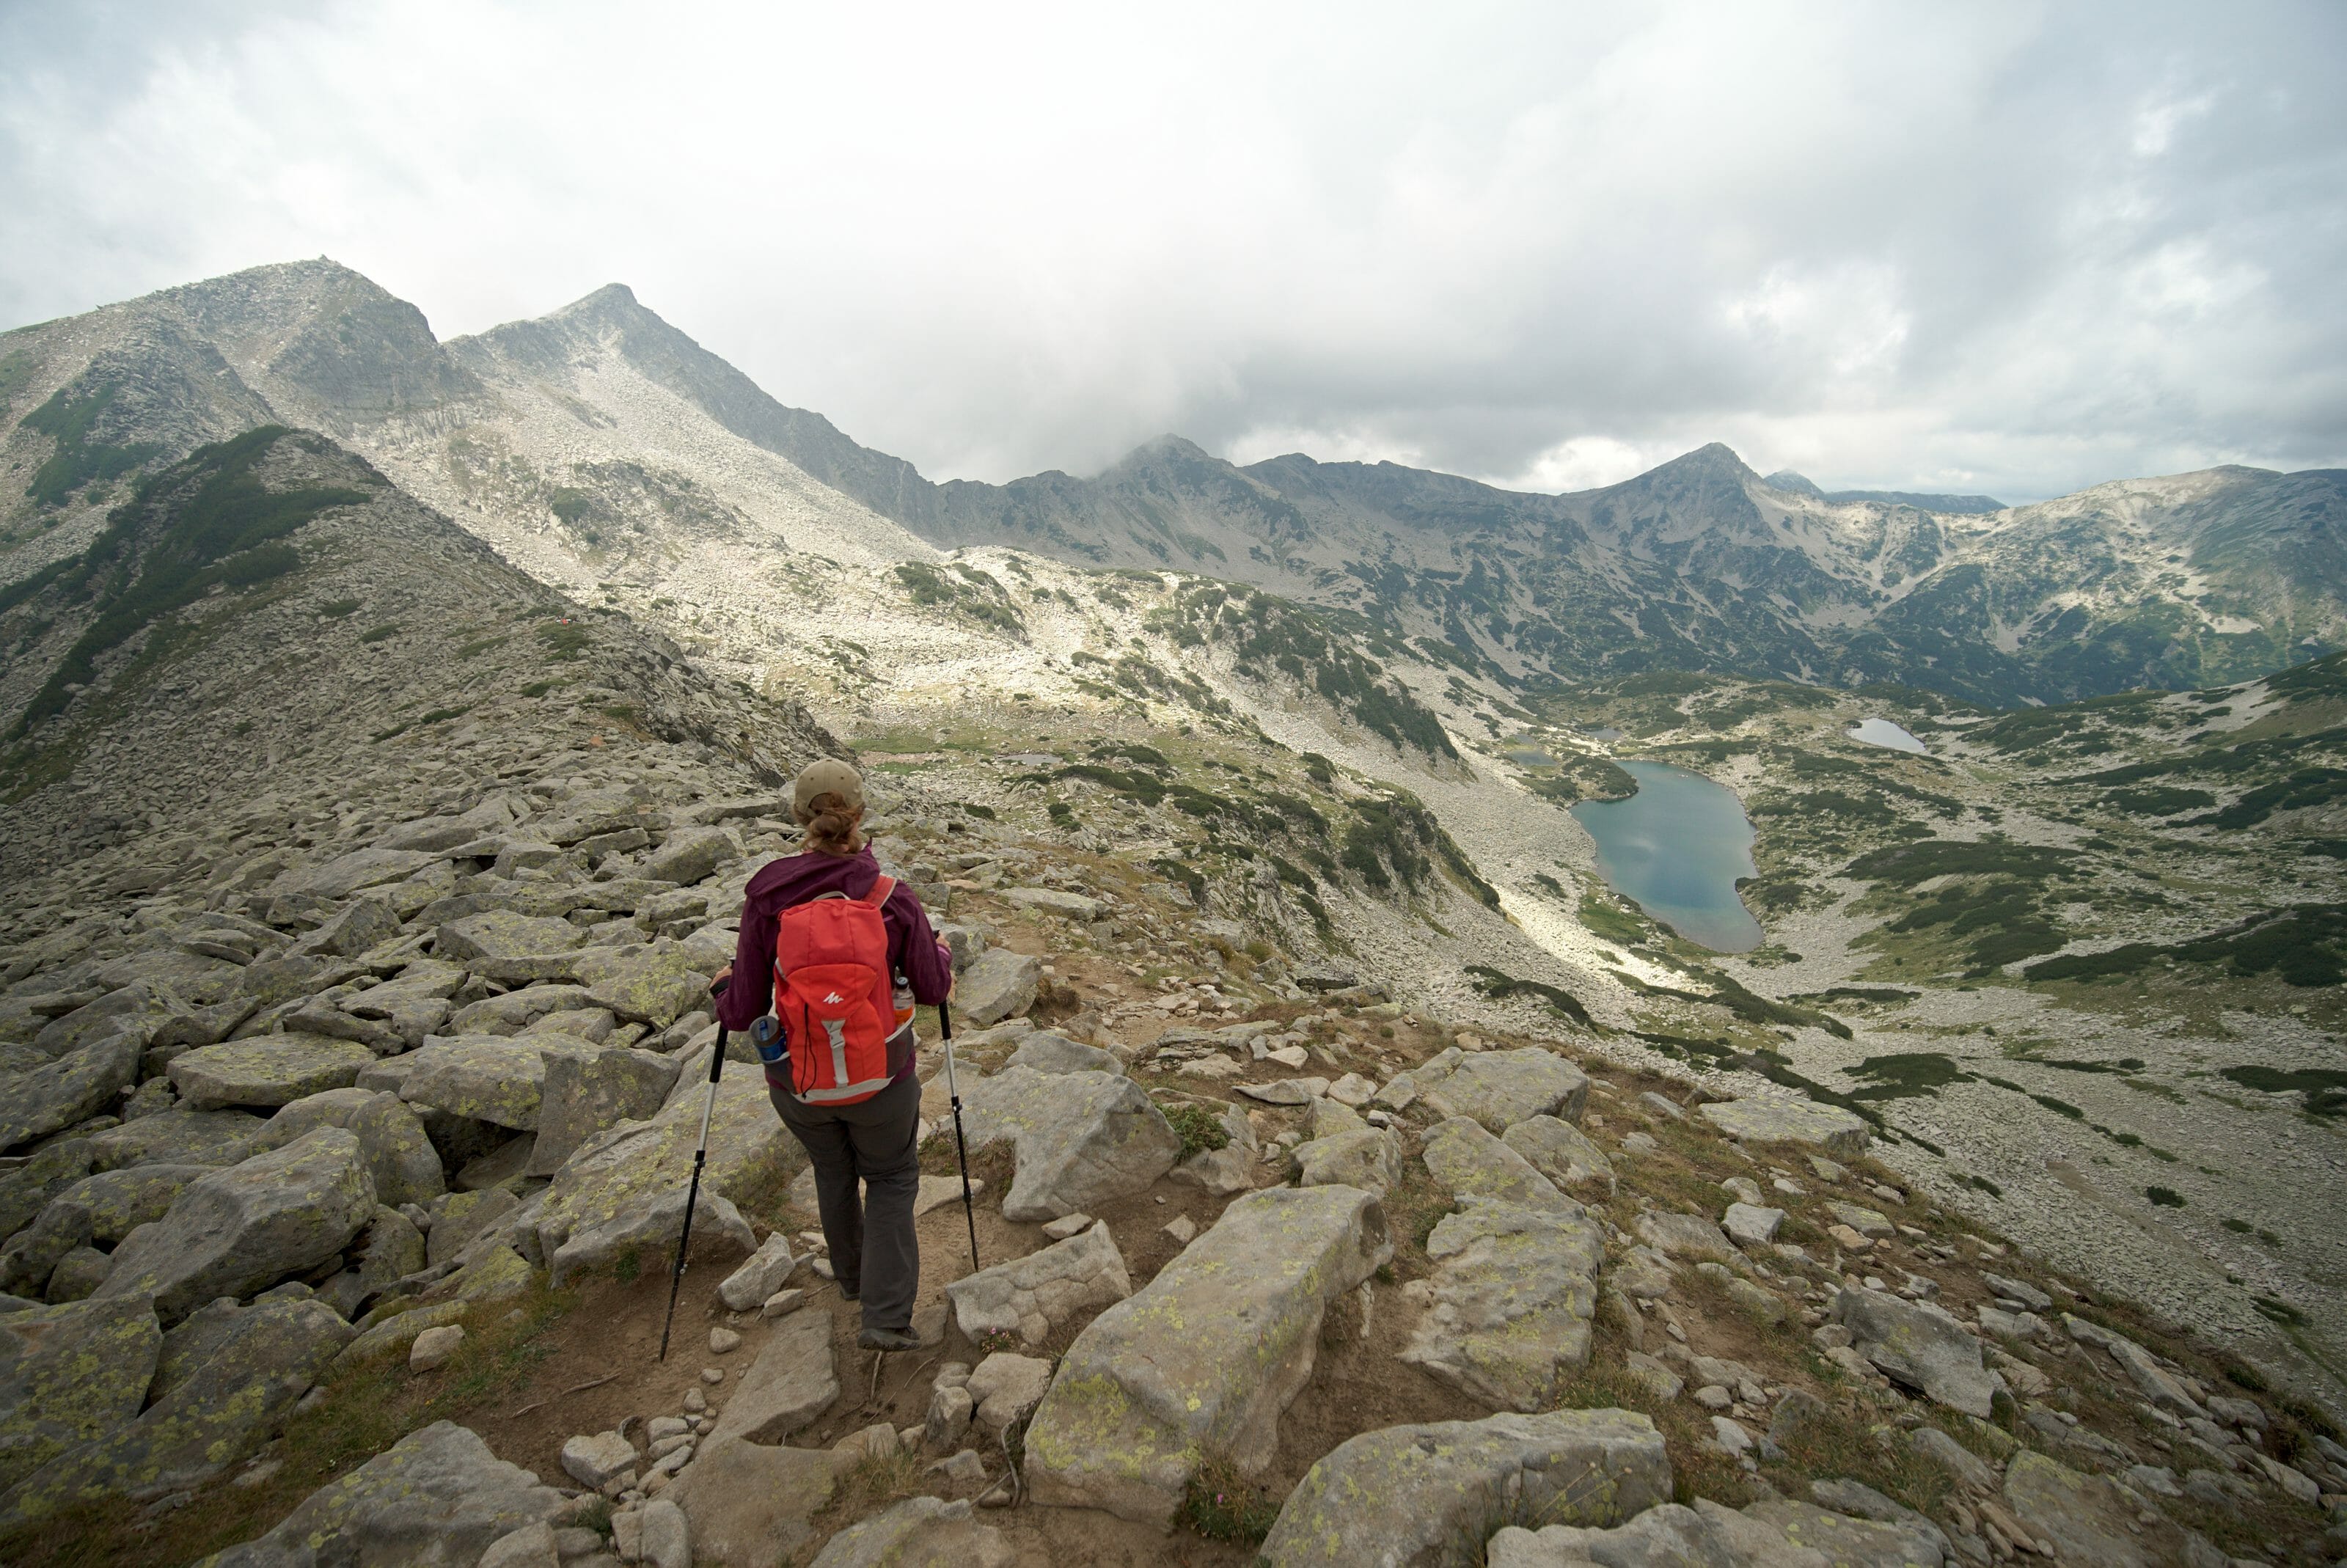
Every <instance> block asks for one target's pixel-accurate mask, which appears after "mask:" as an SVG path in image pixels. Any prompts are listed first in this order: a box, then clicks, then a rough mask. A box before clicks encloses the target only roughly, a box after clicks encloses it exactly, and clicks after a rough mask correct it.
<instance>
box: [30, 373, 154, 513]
mask: <svg viewBox="0 0 2347 1568" xmlns="http://www.w3.org/2000/svg"><path fill="white" fill-rule="evenodd" d="M118 390H119V389H118V388H117V387H114V386H111V385H108V386H103V387H99V388H97V389H96V390H94V391H93V390H88V389H85V390H83V391H82V392H81V393H80V395H76V392H75V388H73V387H71V386H61V387H59V388H57V390H56V395H54V396H52V397H51V398H50V399H49V400H48V401H47V402H46V403H44V404H42V405H40V406H39V407H38V408H36V409H35V410H33V412H31V413H30V414H27V415H25V418H24V421H23V424H24V427H25V428H26V429H27V430H34V431H38V432H39V433H40V434H41V435H44V436H48V437H49V438H50V439H52V440H54V441H55V442H56V450H55V451H54V452H52V453H51V454H50V455H49V459H48V461H47V462H46V463H44V464H42V465H41V466H39V467H38V468H36V469H35V470H34V472H33V482H32V484H31V485H29V486H27V487H26V490H25V494H26V495H27V496H30V497H32V498H33V499H34V500H36V501H37V502H39V503H40V504H41V505H42V506H44V507H61V506H63V505H65V503H66V500H67V497H70V496H72V494H73V493H74V492H75V491H76V490H78V489H80V488H81V487H83V486H85V485H91V484H98V485H103V484H107V483H109V482H111V481H112V480H115V479H118V478H120V477H122V476H123V475H125V474H127V473H128V472H130V470H131V469H133V468H136V467H137V466H138V465H140V464H141V463H144V462H146V461H147V460H148V459H149V458H150V457H153V456H157V455H159V453H161V451H162V450H163V448H162V447H160V446H157V445H155V444H154V443H153V442H148V441H142V442H137V443H134V444H132V445H130V446H110V445H108V444H107V443H105V442H103V441H92V440H91V439H90V438H89V433H90V431H91V429H92V428H93V427H95V426H96V425H97V419H98V416H99V415H102V414H104V413H105V412H106V411H107V409H108V408H109V407H111V406H112V405H113V403H114V399H115V396H116V395H117V393H118Z"/></svg>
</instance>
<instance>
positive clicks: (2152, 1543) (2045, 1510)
mask: <svg viewBox="0 0 2347 1568" xmlns="http://www.w3.org/2000/svg"><path fill="white" fill-rule="evenodd" d="M0 1321H5V1320H0ZM2004 1501H2005V1503H2006V1505H2007V1506H2008V1507H2010V1508H2011V1509H2012V1511H2013V1516H2014V1518H2015V1519H2017V1520H2019V1521H2020V1522H2022V1523H2023V1524H2024V1525H2025V1526H2026V1527H2027V1528H2028V1529H2029V1531H2030V1532H2031V1533H2032V1534H2034V1535H2035V1536H2036V1537H2037V1538H2038V1539H2039V1540H2040V1541H2042V1542H2047V1543H2049V1544H2051V1545H2052V1546H2053V1548H2054V1559H2055V1561H2056V1562H2058V1563H2064V1564H2075V1565H2076V1568H2151V1565H2152V1564H2154V1563H2186V1562H2190V1561H2192V1558H2191V1556H2190V1554H2189V1553H2188V1552H2187V1550H2186V1547H2187V1542H2186V1539H2185V1532H2183V1530H2181V1529H2180V1528H2178V1526H2177V1525H2176V1524H2175V1523H2174V1522H2172V1521H2170V1520H2169V1519H2168V1516H2167V1515H2166V1514H2164V1513H2162V1512H2159V1511H2158V1510H2157V1509H2147V1508H2144V1507H2142V1505H2141V1504H2140V1503H2138V1502H2136V1501H2132V1500H2131V1499H2130V1498H2129V1497H2128V1495H2127V1492H2125V1491H2123V1490H2122V1489H2121V1488H2120V1487H2119V1486H2118V1485H2116V1483H2115V1482H2113V1481H2110V1480H2108V1479H2107V1478H2106V1477H2103V1476H2098V1475H2082V1474H2080V1473H2079V1472H2078V1471H2074V1470H2072V1469H2070V1467H2069V1466H2067V1465H2065V1464H2063V1463H2061V1462H2060V1461H2059V1460H2050V1459H2047V1458H2046V1457H2045V1455H2044V1454H2041V1453H2036V1452H2034V1451H2032V1450H2028V1449H2024V1450H2021V1451H2020V1452H2018V1453H2016V1454H2014V1456H2013V1460H2012V1462H2011V1463H2009V1464H2008V1465H2006V1466H2005V1471H2004Z"/></svg>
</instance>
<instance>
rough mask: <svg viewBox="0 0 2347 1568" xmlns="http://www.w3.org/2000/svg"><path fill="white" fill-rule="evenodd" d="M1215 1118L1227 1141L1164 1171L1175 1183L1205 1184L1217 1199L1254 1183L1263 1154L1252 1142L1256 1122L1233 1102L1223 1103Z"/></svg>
mask: <svg viewBox="0 0 2347 1568" xmlns="http://www.w3.org/2000/svg"><path fill="white" fill-rule="evenodd" d="M1215 1120H1216V1121H1217V1122H1220V1123H1221V1124H1222V1128H1223V1132H1224V1134H1225V1136H1226V1137H1227V1138H1228V1139H1229V1140H1230V1141H1229V1142H1228V1143H1225V1144H1224V1145H1223V1146H1222V1147H1221V1148H1219V1149H1201V1150H1199V1151H1198V1152H1197V1153H1194V1154H1193V1155H1191V1156H1190V1157H1189V1158H1188V1159H1186V1160H1184V1161H1183V1162H1182V1163H1180V1164H1178V1165H1176V1166H1174V1167H1173V1170H1172V1171H1170V1172H1169V1173H1167V1174H1168V1176H1169V1177H1170V1178H1171V1179H1172V1180H1173V1181H1176V1182H1182V1183H1184V1184H1188V1185H1191V1186H1197V1187H1204V1189H1205V1190H1206V1191H1207V1192H1209V1193H1212V1194H1214V1196H1216V1197H1218V1198H1222V1197H1228V1196H1229V1195H1230V1194H1233V1193H1244V1192H1245V1191H1246V1190H1247V1189H1248V1188H1250V1187H1252V1186H1254V1185H1255V1162H1256V1161H1257V1160H1258V1159H1259V1158H1261V1156H1262V1153H1263V1148H1262V1145H1260V1144H1259V1143H1256V1142H1255V1123H1254V1122H1250V1121H1248V1120H1247V1116H1246V1112H1244V1111H1242V1110H1240V1109H1239V1108H1238V1107H1237V1106H1235V1105H1226V1106H1225V1107H1224V1108H1223V1110H1222V1112H1221V1113H1220V1114H1218V1115H1217V1116H1216V1117H1215Z"/></svg>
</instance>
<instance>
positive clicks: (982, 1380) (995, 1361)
mask: <svg viewBox="0 0 2347 1568" xmlns="http://www.w3.org/2000/svg"><path fill="white" fill-rule="evenodd" d="M1050 1387H1051V1363H1050V1362H1049V1361H1046V1360H1042V1359H1040V1358H1038V1357H1034V1356H1020V1355H1017V1354H1014V1353H1013V1352H1011V1351H1009V1350H997V1351H996V1352H994V1354H992V1355H991V1356H989V1357H988V1358H986V1359H985V1360H983V1361H980V1362H979V1364H978V1366H977V1368H975V1369H973V1370H972V1371H971V1373H970V1375H969V1382H967V1383H964V1384H963V1385H962V1391H963V1392H965V1393H967V1394H968V1395H969V1397H970V1399H971V1401H972V1402H973V1403H974V1404H975V1406H976V1416H977V1420H978V1424H979V1426H981V1427H983V1428H985V1429H986V1430H988V1431H989V1432H999V1431H1000V1430H1002V1429H1003V1428H1005V1427H1007V1426H1009V1425H1010V1423H1011V1422H1013V1421H1015V1420H1018V1419H1020V1418H1021V1417H1022V1416H1025V1415H1026V1414H1027V1413H1028V1412H1029V1411H1030V1410H1032V1409H1034V1408H1035V1407H1036V1406H1037V1405H1038V1404H1040V1402H1041V1401H1042V1399H1043V1393H1044V1390H1046V1389H1049V1388H1050Z"/></svg>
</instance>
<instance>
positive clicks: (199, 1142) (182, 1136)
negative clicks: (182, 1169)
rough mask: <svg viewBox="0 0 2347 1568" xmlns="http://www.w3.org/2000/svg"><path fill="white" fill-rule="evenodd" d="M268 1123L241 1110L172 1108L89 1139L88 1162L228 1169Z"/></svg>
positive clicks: (112, 1166)
mask: <svg viewBox="0 0 2347 1568" xmlns="http://www.w3.org/2000/svg"><path fill="white" fill-rule="evenodd" d="M267 1124H268V1123H266V1122H263V1121H262V1120H261V1118H260V1117H258V1116H255V1115H252V1114H251V1113H250V1112H243V1111H190V1110H188V1109H187V1108H186V1107H184V1106H180V1107H175V1108H174V1109H172V1110H169V1111H166V1112H162V1113H161V1114H160V1115H156V1116H142V1117H140V1118H139V1119H138V1121H136V1122H124V1123H123V1124H122V1125H121V1126H119V1127H108V1128H107V1129H106V1130H105V1131H104V1132H95V1133H92V1134H91V1135H90V1139H89V1151H90V1157H91V1159H92V1162H93V1163H95V1164H96V1165H97V1168H98V1169H99V1170H101V1171H119V1170H127V1169H129V1168H130V1167H132V1166H136V1165H150V1164H151V1165H212V1166H219V1165H233V1164H235V1163H238V1162H239V1161H241V1160H242V1159H244V1158H245V1157H246V1156H247V1155H249V1154H251V1153H253V1148H254V1145H253V1140H254V1139H255V1138H256V1137H258V1136H259V1135H260V1132H261V1128H262V1127H264V1126H266V1125H267Z"/></svg>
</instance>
